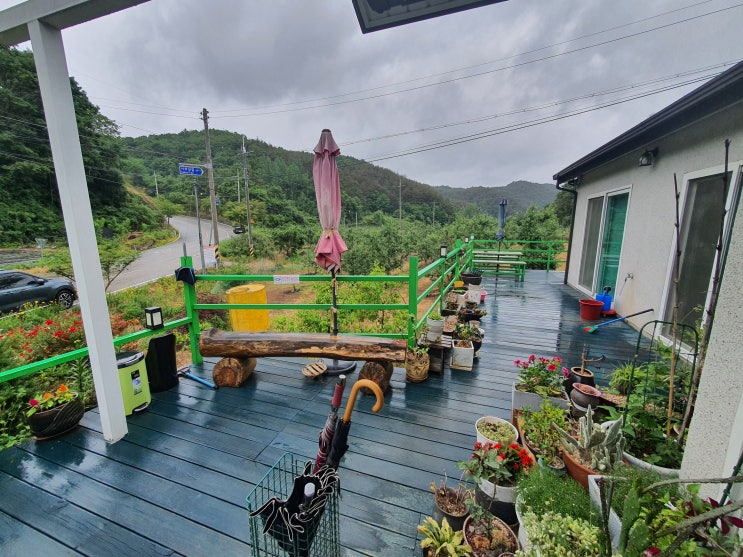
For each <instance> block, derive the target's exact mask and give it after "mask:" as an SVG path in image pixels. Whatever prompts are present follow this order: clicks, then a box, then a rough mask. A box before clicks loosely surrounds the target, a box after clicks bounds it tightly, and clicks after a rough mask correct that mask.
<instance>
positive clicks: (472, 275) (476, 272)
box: [459, 269, 482, 286]
mask: <svg viewBox="0 0 743 557" xmlns="http://www.w3.org/2000/svg"><path fill="white" fill-rule="evenodd" d="M459 278H461V279H462V280H463V281H464V283H465V284H472V285H475V286H477V285H479V284H480V283H481V282H482V269H467V272H466V273H461V274H460V275H459Z"/></svg>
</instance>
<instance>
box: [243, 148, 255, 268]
mask: <svg viewBox="0 0 743 557" xmlns="http://www.w3.org/2000/svg"><path fill="white" fill-rule="evenodd" d="M243 180H244V181H245V207H246V212H247V217H248V248H249V249H250V257H255V250H254V249H253V225H252V223H251V222H250V188H249V187H248V149H247V147H245V136H243Z"/></svg>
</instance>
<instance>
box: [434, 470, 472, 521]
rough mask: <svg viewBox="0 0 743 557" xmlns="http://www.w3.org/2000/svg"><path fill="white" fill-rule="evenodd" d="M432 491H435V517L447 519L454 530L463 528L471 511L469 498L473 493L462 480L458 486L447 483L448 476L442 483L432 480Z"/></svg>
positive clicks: (435, 518) (440, 519) (439, 519)
mask: <svg viewBox="0 0 743 557" xmlns="http://www.w3.org/2000/svg"><path fill="white" fill-rule="evenodd" d="M431 491H433V518H434V520H436V521H437V522H441V521H442V520H443V519H446V520H447V521H448V523H449V524H450V525H451V527H452V528H453V529H454V530H461V529H462V527H463V526H464V519H465V518H467V516H469V514H470V511H469V507H468V506H467V499H471V498H472V497H473V494H472V492H471V490H469V489H468V488H467V487H466V486H465V485H464V484H463V483H462V482H459V484H458V485H457V487H451V486H448V485H447V484H446V476H444V479H443V480H442V481H441V483H440V484H438V485H437V484H436V482H431Z"/></svg>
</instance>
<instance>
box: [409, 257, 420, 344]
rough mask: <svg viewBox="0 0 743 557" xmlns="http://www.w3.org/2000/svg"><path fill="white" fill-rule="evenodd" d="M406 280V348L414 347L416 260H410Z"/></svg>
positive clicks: (416, 298) (416, 302) (414, 258)
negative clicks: (407, 317) (408, 315)
mask: <svg viewBox="0 0 743 557" xmlns="http://www.w3.org/2000/svg"><path fill="white" fill-rule="evenodd" d="M409 273H410V274H409V280H408V307H409V309H408V311H409V312H410V318H409V319H408V346H415V329H416V325H417V324H418V258H417V257H411V258H410V271H409Z"/></svg>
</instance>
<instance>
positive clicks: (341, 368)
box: [325, 269, 356, 375]
mask: <svg viewBox="0 0 743 557" xmlns="http://www.w3.org/2000/svg"><path fill="white" fill-rule="evenodd" d="M330 277H331V278H330V288H331V295H332V307H331V308H330V311H331V312H332V313H333V336H338V281H337V280H336V278H335V269H333V270H331V271H330ZM355 369H356V362H347V361H342V360H336V359H335V358H333V362H332V363H330V364H328V369H327V371H326V372H325V373H326V374H327V375H340V374H342V373H351V372H352V371H354V370H355Z"/></svg>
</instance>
